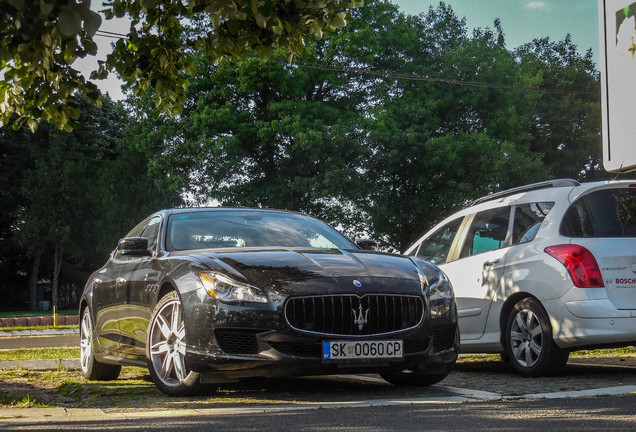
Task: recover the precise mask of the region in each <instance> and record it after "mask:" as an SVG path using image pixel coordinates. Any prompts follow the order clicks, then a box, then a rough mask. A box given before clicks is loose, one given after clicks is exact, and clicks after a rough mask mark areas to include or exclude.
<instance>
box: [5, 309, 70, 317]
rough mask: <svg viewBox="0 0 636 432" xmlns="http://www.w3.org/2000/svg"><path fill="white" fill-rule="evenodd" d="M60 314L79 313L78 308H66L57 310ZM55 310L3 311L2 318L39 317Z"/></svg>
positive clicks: (49, 314) (51, 313) (50, 313)
mask: <svg viewBox="0 0 636 432" xmlns="http://www.w3.org/2000/svg"><path fill="white" fill-rule="evenodd" d="M57 314H58V315H77V314H78V312H77V309H65V310H59V311H57ZM51 315H53V311H50V310H45V311H1V312H0V318H23V317H39V316H51Z"/></svg>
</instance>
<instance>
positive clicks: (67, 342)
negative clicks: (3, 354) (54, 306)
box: [0, 334, 80, 349]
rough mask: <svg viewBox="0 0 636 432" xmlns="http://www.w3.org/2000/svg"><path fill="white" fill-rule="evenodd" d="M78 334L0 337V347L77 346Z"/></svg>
mask: <svg viewBox="0 0 636 432" xmlns="http://www.w3.org/2000/svg"><path fill="white" fill-rule="evenodd" d="M79 342H80V339H79V334H64V335H52V336H26V337H24V336H13V337H0V349H16V348H52V347H78V346H79Z"/></svg>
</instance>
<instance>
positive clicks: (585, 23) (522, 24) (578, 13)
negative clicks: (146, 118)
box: [76, 0, 599, 99]
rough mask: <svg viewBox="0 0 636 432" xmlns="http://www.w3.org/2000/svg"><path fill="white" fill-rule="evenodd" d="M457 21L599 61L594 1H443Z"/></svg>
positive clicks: (104, 41) (121, 27) (113, 28)
mask: <svg viewBox="0 0 636 432" xmlns="http://www.w3.org/2000/svg"><path fill="white" fill-rule="evenodd" d="M393 3H395V4H397V5H398V6H399V7H400V9H401V10H402V11H403V12H404V13H407V14H410V15H417V14H420V13H422V12H426V11H428V8H429V7H431V6H433V7H437V6H438V5H439V0H393ZM445 3H446V4H447V5H450V6H451V7H452V8H453V10H454V11H455V13H456V14H457V16H459V17H460V18H461V17H465V18H466V25H467V27H468V29H469V31H472V29H474V28H477V27H482V28H484V27H490V28H493V22H494V21H495V19H496V18H499V19H500V21H501V25H502V28H503V31H504V35H505V40H506V46H507V47H508V49H514V48H516V47H518V46H520V45H522V44H524V43H526V42H530V41H532V40H533V39H535V38H542V37H546V36H549V37H550V39H552V40H555V41H558V40H563V39H564V38H565V36H566V35H567V34H570V35H571V36H572V41H573V43H574V44H575V45H577V47H578V50H579V52H580V53H581V54H584V53H585V52H586V51H587V50H588V49H590V48H591V49H592V51H593V53H594V59H595V61H596V63H597V64H598V59H599V50H598V46H599V34H598V28H599V23H598V0H445ZM100 30H104V31H110V32H115V33H128V29H127V25H126V23H125V22H123V21H119V22H117V21H116V20H104V21H103V23H102V26H101V28H100ZM95 39H96V42H97V43H98V45H99V51H98V58H99V59H100V60H104V59H105V58H106V54H107V53H108V52H109V45H110V42H111V41H112V40H111V39H108V38H104V37H96V38H95ZM76 67H78V68H79V69H80V70H81V71H83V72H84V74H85V76H88V75H89V74H90V71H91V70H95V69H96V68H97V62H96V59H95V58H87V59H81V60H78V63H77V64H76ZM110 75H111V78H110V79H109V80H106V81H96V84H97V85H98V86H99V87H100V88H101V89H102V91H107V92H108V93H109V94H110V96H111V97H112V98H113V99H121V98H123V94H122V92H121V90H120V89H119V87H120V84H121V83H120V82H119V81H118V80H117V79H116V78H115V77H114V76H112V75H113V74H110Z"/></svg>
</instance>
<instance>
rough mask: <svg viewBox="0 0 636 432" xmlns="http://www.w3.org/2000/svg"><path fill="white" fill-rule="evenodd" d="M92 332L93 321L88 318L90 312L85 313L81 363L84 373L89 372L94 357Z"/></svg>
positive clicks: (81, 342)
mask: <svg viewBox="0 0 636 432" xmlns="http://www.w3.org/2000/svg"><path fill="white" fill-rule="evenodd" d="M92 338H93V335H92V331H91V321H90V317H89V316H88V312H86V313H84V316H83V318H82V338H81V339H80V363H81V365H82V371H84V372H87V371H88V366H89V362H90V357H91V355H92V350H93V346H92Z"/></svg>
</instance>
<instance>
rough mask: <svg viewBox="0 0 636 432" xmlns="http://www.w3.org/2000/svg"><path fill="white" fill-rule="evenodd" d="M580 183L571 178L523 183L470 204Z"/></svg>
mask: <svg viewBox="0 0 636 432" xmlns="http://www.w3.org/2000/svg"><path fill="white" fill-rule="evenodd" d="M580 185H581V183H579V182H577V181H576V180H573V179H567V178H565V179H556V180H548V181H543V182H538V183H532V184H529V185H525V186H519V187H516V188H512V189H507V190H504V191H501V192H495V193H493V194H490V195H486V196H483V197H481V198H477V199H476V200H475V201H473V202H472V203H471V204H470V205H471V206H474V205H477V204H481V203H483V202H486V201H490V200H493V199H496V198H502V197H506V196H509V195H514V194H516V193H519V192H528V191H532V190H537V189H546V188H555V187H566V186H580Z"/></svg>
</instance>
